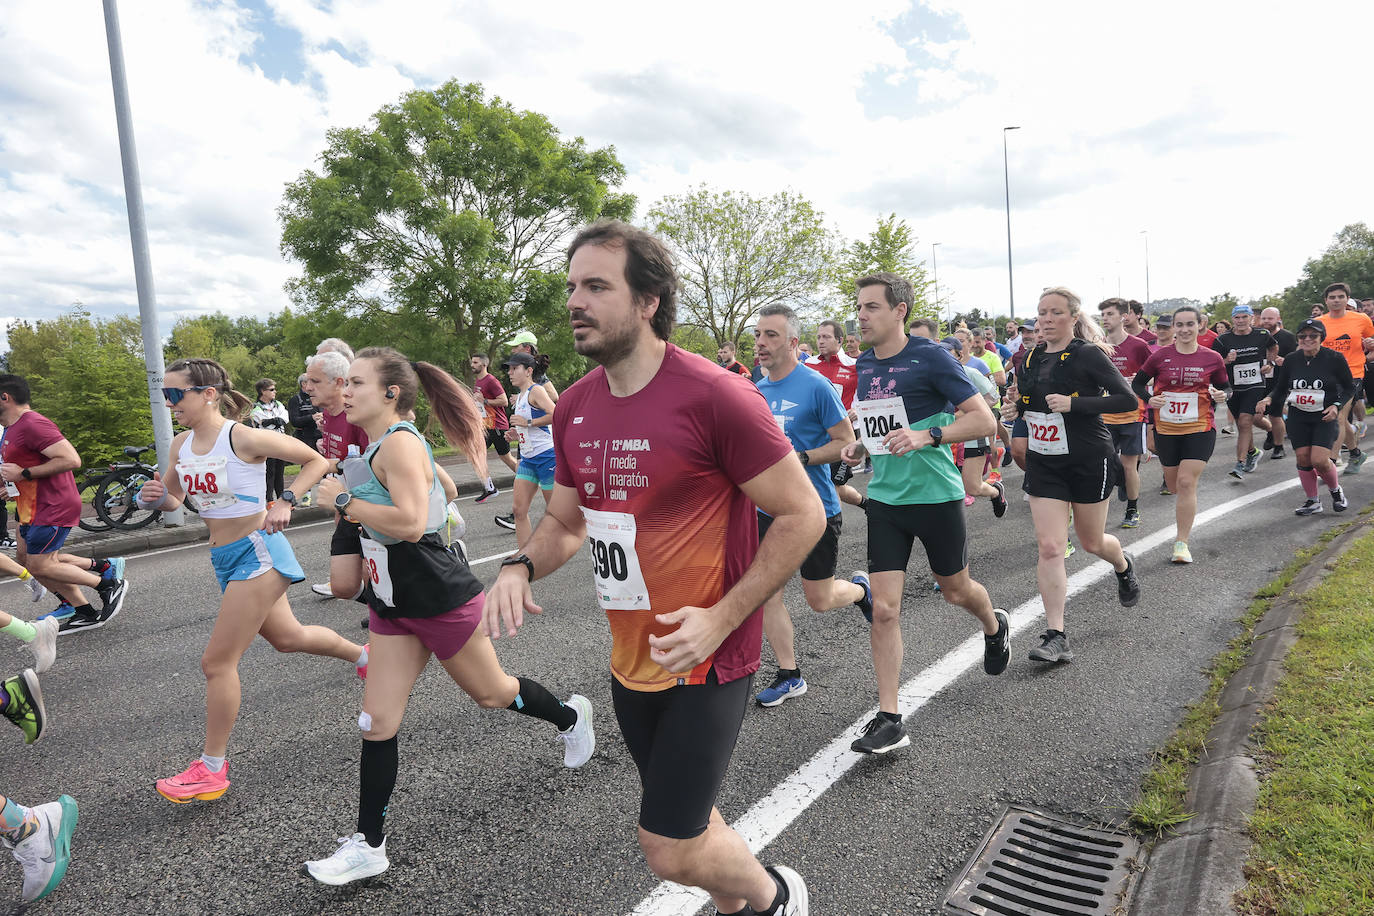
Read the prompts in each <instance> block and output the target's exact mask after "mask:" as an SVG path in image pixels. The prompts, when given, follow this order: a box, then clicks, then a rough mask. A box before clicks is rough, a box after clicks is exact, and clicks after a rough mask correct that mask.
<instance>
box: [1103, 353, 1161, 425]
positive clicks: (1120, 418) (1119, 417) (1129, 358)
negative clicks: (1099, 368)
mask: <svg viewBox="0 0 1374 916" xmlns="http://www.w3.org/2000/svg"><path fill="white" fill-rule="evenodd" d="M1109 342H1110V341H1109ZM1114 347H1115V350H1114V352H1113V353H1112V356H1111V360H1112V365H1113V366H1116V371H1117V372H1120V373H1121V374H1122V375H1123V376H1125V377H1126V384H1128V385H1129V384H1130V382H1131V379H1133V378H1135V374H1136V373H1137V372H1139V371H1140V367H1141V366H1143V365H1145V360H1147V359H1149V358H1150V352H1151V350H1150V345H1149V344H1148V343H1146V342H1145V341H1144V340H1143V339H1141V338H1139V337H1132V336H1131V335H1130V334H1127V335H1126V339H1125V340H1123V341H1122V342H1121V343H1119V344H1115V345H1114ZM1137 400H1139V399H1137ZM1143 419H1145V405H1144V404H1143V403H1142V404H1141V405H1140V409H1139V410H1127V411H1123V412H1122V413H1104V414H1103V415H1102V422H1103V423H1106V424H1107V425H1108V426H1119V425H1121V424H1123V423H1137V422H1139V421H1141V420H1143Z"/></svg>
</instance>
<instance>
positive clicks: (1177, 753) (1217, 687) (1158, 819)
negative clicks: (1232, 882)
mask: <svg viewBox="0 0 1374 916" xmlns="http://www.w3.org/2000/svg"><path fill="white" fill-rule="evenodd" d="M1354 523H1355V522H1354V521H1351V522H1349V523H1346V524H1344V525H1337V526H1336V527H1334V528H1332V529H1330V530H1329V531H1327V532H1326V533H1325V534H1323V535H1322V536H1321V537H1320V538H1319V539H1318V540H1317V542H1316V543H1315V544H1313V545H1312V546H1311V547H1306V548H1303V549H1302V550H1300V551H1298V553H1297V555H1296V556H1294V558H1293V560H1292V561H1291V562H1289V564H1288V565H1287V566H1285V567H1284V568H1283V570H1282V571H1281V572H1280V573H1279V574H1278V576H1276V577H1275V578H1274V579H1273V581H1271V582H1270V583H1269V584H1267V585H1265V586H1264V587H1263V588H1261V589H1260V590H1259V591H1258V592H1256V593H1255V597H1254V600H1253V601H1251V602H1250V606H1249V607H1248V608H1246V611H1245V613H1244V614H1243V615H1242V616H1241V618H1240V627H1241V629H1240V633H1238V634H1236V636H1235V638H1233V639H1232V640H1231V642H1230V643H1228V644H1227V646H1226V648H1225V649H1224V650H1222V652H1221V653H1220V654H1219V655H1217V656H1216V658H1214V659H1212V664H1211V665H1210V666H1209V668H1208V669H1207V677H1208V680H1207V689H1206V690H1205V691H1204V692H1203V694H1202V697H1201V698H1200V699H1199V700H1198V701H1197V702H1195V703H1193V704H1192V705H1190V706H1189V707H1188V709H1187V711H1186V712H1185V713H1184V714H1183V721H1182V722H1180V723H1179V726H1178V730H1177V731H1176V732H1175V733H1174V735H1173V737H1172V738H1170V739H1169V740H1168V742H1166V743H1165V745H1164V746H1163V747H1162V748H1160V749H1159V750H1158V751H1156V752H1155V754H1154V759H1153V760H1152V761H1151V764H1150V768H1149V770H1147V771H1146V773H1145V778H1144V779H1143V780H1142V783H1141V789H1140V797H1139V798H1138V799H1137V800H1136V803H1135V804H1134V805H1132V806H1131V823H1132V824H1134V825H1135V826H1136V827H1137V828H1138V829H1140V830H1142V831H1144V832H1146V833H1149V834H1153V835H1154V836H1155V837H1159V836H1161V835H1162V834H1164V833H1165V832H1166V831H1167V830H1169V829H1170V828H1171V827H1176V826H1178V825H1179V824H1181V823H1183V822H1184V821H1187V820H1189V819H1190V818H1192V817H1193V814H1194V812H1192V811H1189V810H1188V807H1187V804H1186V797H1187V794H1188V772H1189V771H1190V770H1191V769H1192V767H1193V765H1194V764H1195V763H1197V762H1198V760H1199V759H1201V757H1202V752H1203V751H1204V750H1205V749H1206V746H1207V734H1208V733H1209V732H1210V731H1211V730H1212V725H1213V724H1215V722H1216V720H1217V718H1218V717H1219V716H1220V715H1221V702H1220V699H1221V692H1222V691H1223V690H1224V689H1225V688H1226V682H1227V681H1228V680H1229V679H1230V677H1231V675H1233V674H1235V673H1236V672H1237V671H1239V670H1240V668H1241V667H1242V666H1243V665H1244V664H1245V660H1246V659H1247V658H1249V656H1250V648H1251V646H1252V644H1253V643H1254V638H1255V625H1256V624H1258V623H1259V621H1260V620H1261V619H1262V618H1263V617H1264V615H1265V614H1266V613H1268V611H1269V608H1270V607H1271V606H1273V603H1274V599H1275V598H1277V597H1278V596H1279V595H1281V594H1283V592H1284V590H1285V589H1286V588H1288V586H1289V584H1290V583H1291V582H1292V581H1293V579H1294V577H1295V576H1297V574H1298V573H1299V572H1300V571H1301V570H1302V568H1303V567H1304V566H1306V565H1307V563H1308V561H1309V560H1311V559H1312V557H1314V556H1315V555H1316V554H1318V553H1320V552H1321V551H1322V549H1323V548H1325V546H1326V545H1327V544H1328V543H1330V542H1331V540H1332V539H1334V538H1336V537H1337V536H1338V535H1340V534H1341V532H1343V531H1345V530H1346V529H1347V528H1349V527H1350V525H1352V524H1354Z"/></svg>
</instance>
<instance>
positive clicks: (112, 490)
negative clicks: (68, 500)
mask: <svg viewBox="0 0 1374 916" xmlns="http://www.w3.org/2000/svg"><path fill="white" fill-rule="evenodd" d="M152 450H153V446H151V445H145V446H143V447H142V448H139V447H138V446H136V445H128V446H125V447H124V454H125V455H127V456H128V457H129V458H130V459H132V460H130V461H121V462H117V463H115V464H112V465H110V466H109V469H108V470H107V471H106V472H105V476H104V477H102V478H101V479H100V482H99V483H98V484H96V488H95V496H93V497H92V498H91V504H92V505H93V506H95V514H96V515H97V516H99V517H100V520H101V521H102V522H104V523H105V524H106V525H107V526H108V527H110V528H118V529H120V530H121V531H137V530H138V529H139V528H143V527H146V526H147V525H150V524H152V523H153V522H155V521H156V520H157V519H159V518H161V517H162V512H161V511H159V510H157V509H145V508H143V507H142V506H140V505H139V504H138V494H139V491H140V490H142V489H143V485H144V484H145V483H147V482H148V481H150V480H152V479H153V472H154V471H156V470H157V467H156V466H155V465H150V464H146V463H144V462H143V461H141V460H140V458H141V456H142V455H143V453H144V452H150V451H152ZM82 527H86V526H84V525H83V526H82Z"/></svg>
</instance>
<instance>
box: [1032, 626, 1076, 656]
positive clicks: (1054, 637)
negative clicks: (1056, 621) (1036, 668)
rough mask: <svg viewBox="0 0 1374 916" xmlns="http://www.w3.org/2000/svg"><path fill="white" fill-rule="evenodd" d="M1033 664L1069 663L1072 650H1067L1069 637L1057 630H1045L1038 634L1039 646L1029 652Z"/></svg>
mask: <svg viewBox="0 0 1374 916" xmlns="http://www.w3.org/2000/svg"><path fill="white" fill-rule="evenodd" d="M1030 660H1031V661H1033V662H1071V661H1073V650H1072V649H1070V648H1069V637H1067V636H1065V635H1064V634H1063V633H1061V632H1059V631H1058V630H1046V631H1045V632H1044V633H1042V634H1040V645H1038V646H1036V647H1035V648H1034V649H1031V650H1030Z"/></svg>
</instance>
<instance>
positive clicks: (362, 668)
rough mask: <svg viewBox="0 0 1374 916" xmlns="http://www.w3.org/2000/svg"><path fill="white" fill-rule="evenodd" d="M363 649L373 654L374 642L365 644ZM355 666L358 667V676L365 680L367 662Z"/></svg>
mask: <svg viewBox="0 0 1374 916" xmlns="http://www.w3.org/2000/svg"><path fill="white" fill-rule="evenodd" d="M363 651H364V652H366V653H367V654H368V655H371V654H372V643H368V644H367V645H365V646H363ZM354 667H355V668H357V669H358V677H359V678H360V679H362V680H364V681H365V680H367V663H366V662H364V663H363V664H361V665H354Z"/></svg>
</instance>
